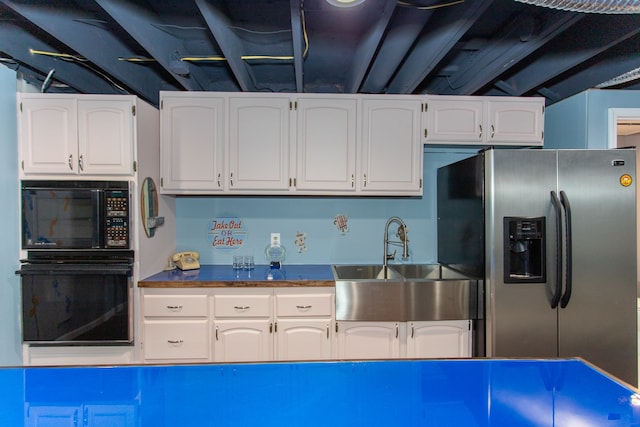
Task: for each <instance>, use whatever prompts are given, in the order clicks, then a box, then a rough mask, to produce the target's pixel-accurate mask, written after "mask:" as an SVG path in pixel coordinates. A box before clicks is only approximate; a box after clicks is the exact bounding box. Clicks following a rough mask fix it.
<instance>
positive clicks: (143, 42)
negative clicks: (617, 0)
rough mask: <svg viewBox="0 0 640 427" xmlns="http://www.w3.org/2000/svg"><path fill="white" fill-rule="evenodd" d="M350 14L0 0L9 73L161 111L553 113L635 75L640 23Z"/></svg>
mask: <svg viewBox="0 0 640 427" xmlns="http://www.w3.org/2000/svg"><path fill="white" fill-rule="evenodd" d="M342 6H345V5H344V4H342ZM350 6H352V7H337V6H336V2H330V1H329V0H142V1H140V0H57V1H56V2H54V3H52V2H51V1H50V0H0V34H1V35H2V36H3V37H2V38H1V39H0V58H4V59H3V61H2V62H0V64H2V63H4V64H7V65H9V66H12V65H11V64H12V62H11V61H13V60H15V61H16V64H18V65H17V66H18V67H22V68H23V70H25V71H28V74H29V75H33V76H34V78H35V79H36V80H37V81H38V82H43V81H44V80H45V79H46V78H47V76H49V78H50V81H52V84H51V85H49V86H48V87H47V88H46V90H47V91H50V92H56V91H66V92H73V91H75V92H79V93H133V94H136V95H138V96H140V97H141V98H143V99H145V100H147V101H149V102H150V103H152V104H155V105H157V102H158V92H159V91H160V90H176V91H226V92H233V91H244V92H257V91H261V92H268V91H272V92H291V93H304V92H307V93H318V92H321V93H355V92H361V93H379V94H417V93H430V94H451V95H495V96H504V95H512V96H545V97H546V98H547V104H552V103H554V102H557V101H559V100H561V99H564V98H566V97H567V96H571V95H572V94H575V93H577V92H580V91H583V90H586V89H589V88H592V87H596V86H598V85H600V84H601V83H603V81H606V80H609V79H611V78H612V77H617V76H618V75H621V74H624V73H626V72H628V71H630V70H633V69H635V68H638V67H640V58H638V52H640V46H639V45H640V43H639V40H638V39H639V38H640V15H593V14H589V15H586V14H582V13H579V12H567V11H560V10H555V9H549V8H543V7H537V6H533V5H529V4H524V3H521V2H516V1H514V0H492V1H487V0H398V1H396V2H394V1H389V0H364V1H363V2H356V3H354V4H353V5H350ZM33 49H35V50H39V51H42V52H44V53H43V54H40V55H34V54H30V53H29V52H32V51H33ZM52 70H54V71H53V72H52ZM51 77H52V79H51ZM619 87H620V88H626V89H630V90H640V83H636V82H633V81H632V82H625V83H624V84H620V85H619ZM616 88H617V87H616Z"/></svg>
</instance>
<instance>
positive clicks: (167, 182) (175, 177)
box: [160, 92, 225, 194]
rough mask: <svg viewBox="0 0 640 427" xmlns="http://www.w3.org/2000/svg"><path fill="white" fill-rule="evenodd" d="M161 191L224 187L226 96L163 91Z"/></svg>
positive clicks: (222, 188)
mask: <svg viewBox="0 0 640 427" xmlns="http://www.w3.org/2000/svg"><path fill="white" fill-rule="evenodd" d="M160 108H161V113H160V114H161V128H160V163H161V179H162V181H161V191H162V192H165V193H176V194H181V193H185V194H189V193H191V194H198V193H212V192H218V191H222V190H224V140H225V133H224V132H225V125H224V123H225V98H224V97H222V96H215V95H207V96H201V94H193V95H190V96H184V95H183V94H180V93H178V94H176V95H175V96H174V95H171V94H170V92H169V94H163V93H161V106H160Z"/></svg>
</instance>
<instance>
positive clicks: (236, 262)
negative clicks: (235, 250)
mask: <svg viewBox="0 0 640 427" xmlns="http://www.w3.org/2000/svg"><path fill="white" fill-rule="evenodd" d="M243 263H244V257H243V256H242V255H234V256H233V269H234V270H242V267H243V265H244V264H243Z"/></svg>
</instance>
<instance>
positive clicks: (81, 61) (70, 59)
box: [29, 49, 129, 93]
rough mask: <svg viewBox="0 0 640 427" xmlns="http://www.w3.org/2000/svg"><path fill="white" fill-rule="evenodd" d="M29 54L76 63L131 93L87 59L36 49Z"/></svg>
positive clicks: (123, 90)
mask: <svg viewBox="0 0 640 427" xmlns="http://www.w3.org/2000/svg"><path fill="white" fill-rule="evenodd" d="M29 53H31V54H32V55H44V56H51V57H54V58H59V59H61V60H63V61H68V62H74V63H77V64H78V65H82V66H83V67H85V68H87V69H89V70H91V71H92V72H93V73H95V74H97V75H99V76H100V77H102V78H103V79H105V80H106V81H107V82H109V84H111V85H112V86H113V87H115V88H116V89H118V90H120V91H122V92H124V93H129V91H128V90H126V89H125V88H123V87H122V86H120V85H119V84H118V83H116V82H115V81H114V80H113V79H112V78H111V77H109V76H108V75H106V74H105V73H103V72H102V71H100V70H98V69H96V68H94V67H92V66H91V65H89V61H88V60H87V59H86V58H83V57H81V56H76V55H71V54H68V53H59V52H48V51H46V50H36V49H29Z"/></svg>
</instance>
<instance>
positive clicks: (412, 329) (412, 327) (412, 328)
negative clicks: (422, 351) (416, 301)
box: [411, 323, 415, 339]
mask: <svg viewBox="0 0 640 427" xmlns="http://www.w3.org/2000/svg"><path fill="white" fill-rule="evenodd" d="M414 329H415V328H414V326H413V323H412V324H411V338H412V339H413V331H414Z"/></svg>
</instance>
